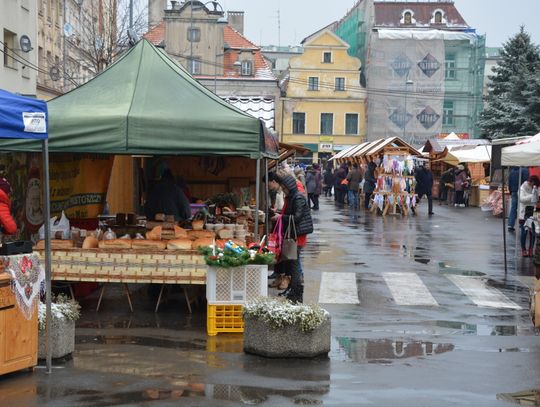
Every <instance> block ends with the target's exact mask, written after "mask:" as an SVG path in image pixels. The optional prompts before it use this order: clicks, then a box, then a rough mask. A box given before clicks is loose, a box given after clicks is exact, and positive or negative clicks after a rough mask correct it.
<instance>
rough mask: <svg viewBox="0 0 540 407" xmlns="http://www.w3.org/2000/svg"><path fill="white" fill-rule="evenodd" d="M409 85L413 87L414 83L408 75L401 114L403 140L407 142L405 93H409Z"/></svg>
mask: <svg viewBox="0 0 540 407" xmlns="http://www.w3.org/2000/svg"><path fill="white" fill-rule="evenodd" d="M410 85H414V82H413V81H412V80H410V79H409V75H407V79H406V81H405V109H404V110H405V111H404V113H403V140H404V141H405V140H407V139H406V136H407V133H406V130H407V122H408V120H407V93H408V91H409V86H410Z"/></svg>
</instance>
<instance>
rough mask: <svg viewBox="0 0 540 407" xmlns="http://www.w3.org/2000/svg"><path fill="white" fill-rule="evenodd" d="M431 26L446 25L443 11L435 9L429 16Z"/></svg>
mask: <svg viewBox="0 0 540 407" xmlns="http://www.w3.org/2000/svg"><path fill="white" fill-rule="evenodd" d="M430 23H431V24H446V18H444V11H443V10H441V9H437V10H435V11H434V12H433V14H432V15H431V21H430Z"/></svg>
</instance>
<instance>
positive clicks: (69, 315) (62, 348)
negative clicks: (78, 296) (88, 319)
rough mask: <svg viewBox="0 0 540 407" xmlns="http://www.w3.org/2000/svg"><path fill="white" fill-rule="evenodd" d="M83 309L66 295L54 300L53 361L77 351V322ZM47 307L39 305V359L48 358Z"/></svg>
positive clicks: (52, 325)
mask: <svg viewBox="0 0 540 407" xmlns="http://www.w3.org/2000/svg"><path fill="white" fill-rule="evenodd" d="M80 310H81V307H80V305H79V303H78V302H77V301H75V300H73V299H71V298H68V297H66V296H65V295H62V294H60V295H58V296H56V297H54V298H53V301H52V304H51V316H52V319H51V324H50V326H49V327H50V330H51V333H50V339H51V353H52V357H53V359H57V358H61V357H64V356H67V355H69V354H71V353H73V351H74V350H75V321H76V320H78V319H79V318H80V316H81V312H80ZM46 315H47V311H46V305H45V304H44V303H42V302H40V303H39V315H38V321H39V349H38V357H39V359H44V358H45V356H46V350H45V342H46V338H45V323H46V319H47V317H46Z"/></svg>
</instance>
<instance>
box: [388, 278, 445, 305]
mask: <svg viewBox="0 0 540 407" xmlns="http://www.w3.org/2000/svg"><path fill="white" fill-rule="evenodd" d="M383 278H384V281H385V282H386V285H387V286H388V288H389V290H390V292H391V293H392V296H393V297H394V301H395V302H396V304H398V305H427V306H438V305H439V304H438V303H437V301H435V298H433V296H432V295H431V293H430V292H429V290H428V288H427V287H426V285H425V284H424V283H423V282H422V280H421V279H420V277H418V275H417V274H415V273H383Z"/></svg>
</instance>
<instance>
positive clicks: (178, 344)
mask: <svg viewBox="0 0 540 407" xmlns="http://www.w3.org/2000/svg"><path fill="white" fill-rule="evenodd" d="M75 343H76V344H93V345H95V344H98V345H140V346H149V347H155V348H167V349H180V350H206V343H205V341H204V340H201V339H199V340H197V339H195V340H192V341H178V340H173V339H164V338H153V337H147V336H132V335H76V336H75Z"/></svg>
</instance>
